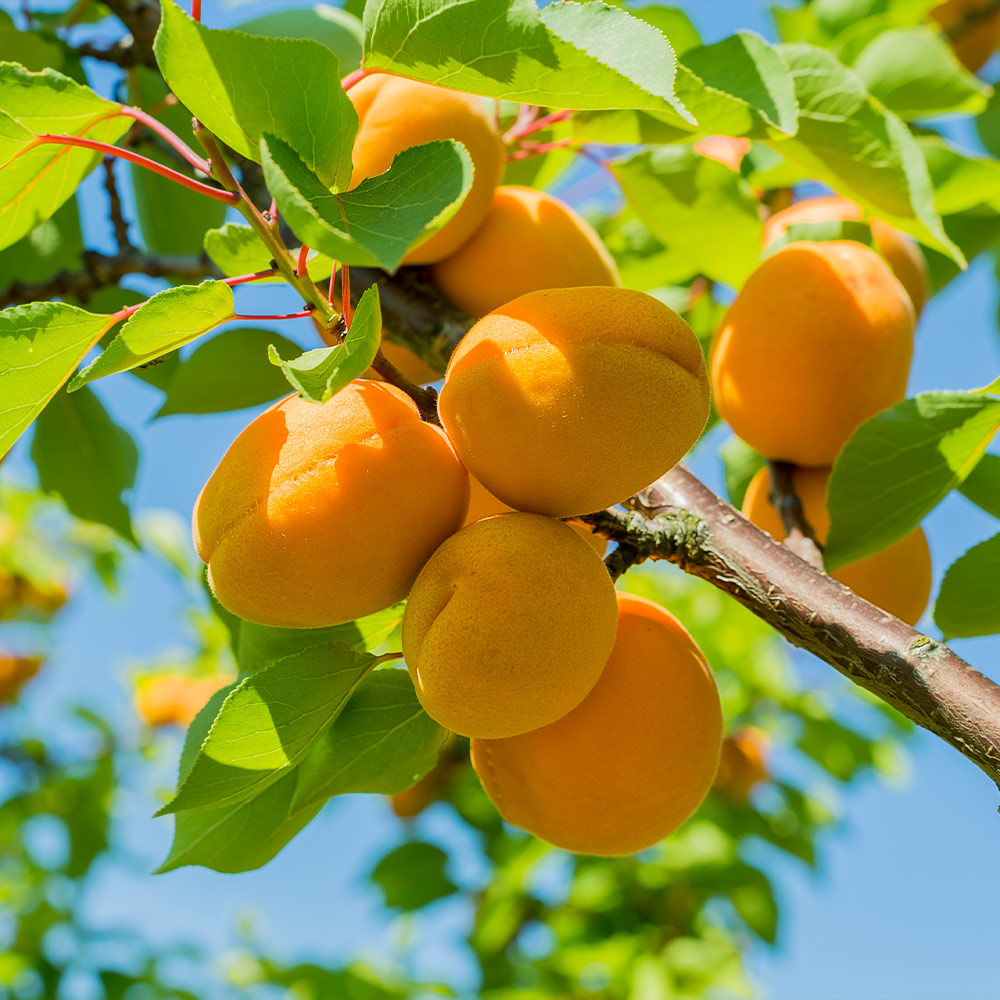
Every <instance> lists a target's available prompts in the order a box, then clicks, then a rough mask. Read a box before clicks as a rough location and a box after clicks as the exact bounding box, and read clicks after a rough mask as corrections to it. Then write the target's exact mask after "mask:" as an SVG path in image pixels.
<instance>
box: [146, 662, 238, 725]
mask: <svg viewBox="0 0 1000 1000" xmlns="http://www.w3.org/2000/svg"><path fill="white" fill-rule="evenodd" d="M232 679H233V678H232V677H227V676H225V675H223V674H212V675H210V676H207V677H192V676H191V675H190V674H185V673H181V672H179V671H170V672H167V673H162V674H157V675H156V676H155V677H149V678H147V679H146V680H144V681H142V682H141V683H140V684H139V688H138V690H137V691H136V694H135V710H136V712H137V713H138V715H139V718H140V719H142V721H143V722H144V723H145V724H146V725H147V726H189V725H190V724H191V721H192V720H193V719H194V717H195V716H196V715H197V714H198V713H199V712H200V711H201V710H202V709H203V708H204V707H205V704H206V703H207V702H208V699H209V698H211V697H212V695H213V694H215V692H216V691H218V690H219V688H221V687H222V686H223V685H225V684H228V683H230V681H232Z"/></svg>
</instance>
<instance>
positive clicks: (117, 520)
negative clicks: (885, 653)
mask: <svg viewBox="0 0 1000 1000" xmlns="http://www.w3.org/2000/svg"><path fill="white" fill-rule="evenodd" d="M31 458H32V460H33V461H34V463H35V467H36V468H37V469H38V480H39V485H40V486H41V488H42V489H43V490H45V492H46V493H57V494H58V495H59V496H61V497H62V500H63V503H65V504H66V506H67V508H68V509H69V511H70V513H71V514H73V515H74V516H75V517H79V518H82V519H83V520H85V521H97V522H98V523H99V524H106V525H108V527H110V528H113V529H114V530H115V531H117V532H118V534H119V535H121V536H122V537H123V538H125V539H127V540H128V541H130V542H133V543H135V535H134V533H133V531H132V519H131V517H130V515H129V509H128V507H127V506H126V505H125V503H124V502H123V501H122V493H123V492H124V491H125V490H130V489H131V488H132V487H133V486H134V485H135V474H136V470H137V468H138V465H139V450H138V449H137V448H136V446H135V442H134V441H133V440H132V437H131V435H130V434H129V433H128V431H126V430H125V429H124V428H123V427H119V426H118V424H116V423H115V422H114V420H112V418H111V416H110V415H109V414H108V412H107V410H105V409H104V407H103V406H102V405H101V401H100V400H99V399H98V398H97V396H95V395H94V394H93V392H91V391H90V390H89V389H85V390H84V391H83V392H78V393H75V394H73V395H70V394H69V393H66V392H60V393H58V394H57V395H56V396H55V398H54V399H53V400H52V402H51V403H50V404H49V405H48V406H47V407H45V409H44V410H42V412H41V414H39V417H38V420H37V422H36V424H35V437H34V440H33V441H32V442H31Z"/></svg>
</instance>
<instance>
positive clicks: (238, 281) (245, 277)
mask: <svg viewBox="0 0 1000 1000" xmlns="http://www.w3.org/2000/svg"><path fill="white" fill-rule="evenodd" d="M279 273H280V272H279V271H278V269H277V268H274V267H272V268H269V269H268V270H266V271H253V272H251V273H250V274H240V275H238V276H237V277H235V278H224V279H223V283H224V284H227V285H229V287H230V288H232V287H233V285H245V284H246V283H247V282H248V281H260V280H261V278H273V277H274V276H275V275H276V274H279Z"/></svg>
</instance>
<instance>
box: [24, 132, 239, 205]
mask: <svg viewBox="0 0 1000 1000" xmlns="http://www.w3.org/2000/svg"><path fill="white" fill-rule="evenodd" d="M52 144H55V145H59V146H80V147H82V148H84V149H93V150H96V151H97V152H99V153H104V154H105V156H117V157H119V158H120V159H123V160H128V161H129V162H130V163H136V164H138V165H139V166H140V167H146V169H147V170H152V171H153V172H154V173H157V174H159V175H160V176H161V177H166V178H167V180H171V181H174V182H175V183H177V184H180V185H181V186H182V187H186V188H188V189H190V190H191V191H197V192H198V193H199V194H203V195H205V196H206V197H209V198H214V199H215V200H216V201H224V202H225V203H226V204H227V205H235V204H236V203H237V202H238V201H239V200H240V196H239V195H238V194H235V193H234V192H231V191H222V190H220V189H219V188H216V187H211V186H210V185H208V184H202V183H201V181H196V180H194V179H193V178H191V177H186V176H185V175H184V174H181V173H178V172H177V171H176V170H171V169H170V168H169V167H165V166H163V164H162V163H157V162H156V161H155V160H150V159H149V158H148V157H145V156H140V155H139V154H138V153H133V152H131V150H128V149H122V148H121V147H120V146H111V145H109V144H108V143H106V142H97V141H95V140H94V139H81V138H79V137H78V136H75V135H50V134H49V133H48V132H46V133H45V134H44V135H36V136H35V138H34V139H33V140H32V141H31V142H29V143H28V144H27V145H26V146H24V147H23V148H22V149H21V150H20V151H19V152H17V153H16V154H15V155H14V156H12V157H11V160H16V159H17V157H18V156H22V155H23V154H24V153H26V152H28V150H29V149H34V148H35V147H36V146H47V145H52ZM8 162H10V161H8Z"/></svg>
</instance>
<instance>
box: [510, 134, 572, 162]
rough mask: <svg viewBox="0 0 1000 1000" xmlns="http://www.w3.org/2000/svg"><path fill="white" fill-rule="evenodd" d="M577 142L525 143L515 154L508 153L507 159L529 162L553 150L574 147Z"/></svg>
mask: <svg viewBox="0 0 1000 1000" xmlns="http://www.w3.org/2000/svg"><path fill="white" fill-rule="evenodd" d="M575 141H576V140H575V139H557V140H556V141H555V142H525V143H522V144H521V145H520V146H519V147H518V148H517V149H515V150H514V152H513V153H508V154H507V156H506V159H507V160H527V159H528V158H529V157H531V156H541V155H542V154H543V153H549V152H551V151H552V150H553V149H566V148H567V147H568V146H572V145H573V143H574V142H575Z"/></svg>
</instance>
